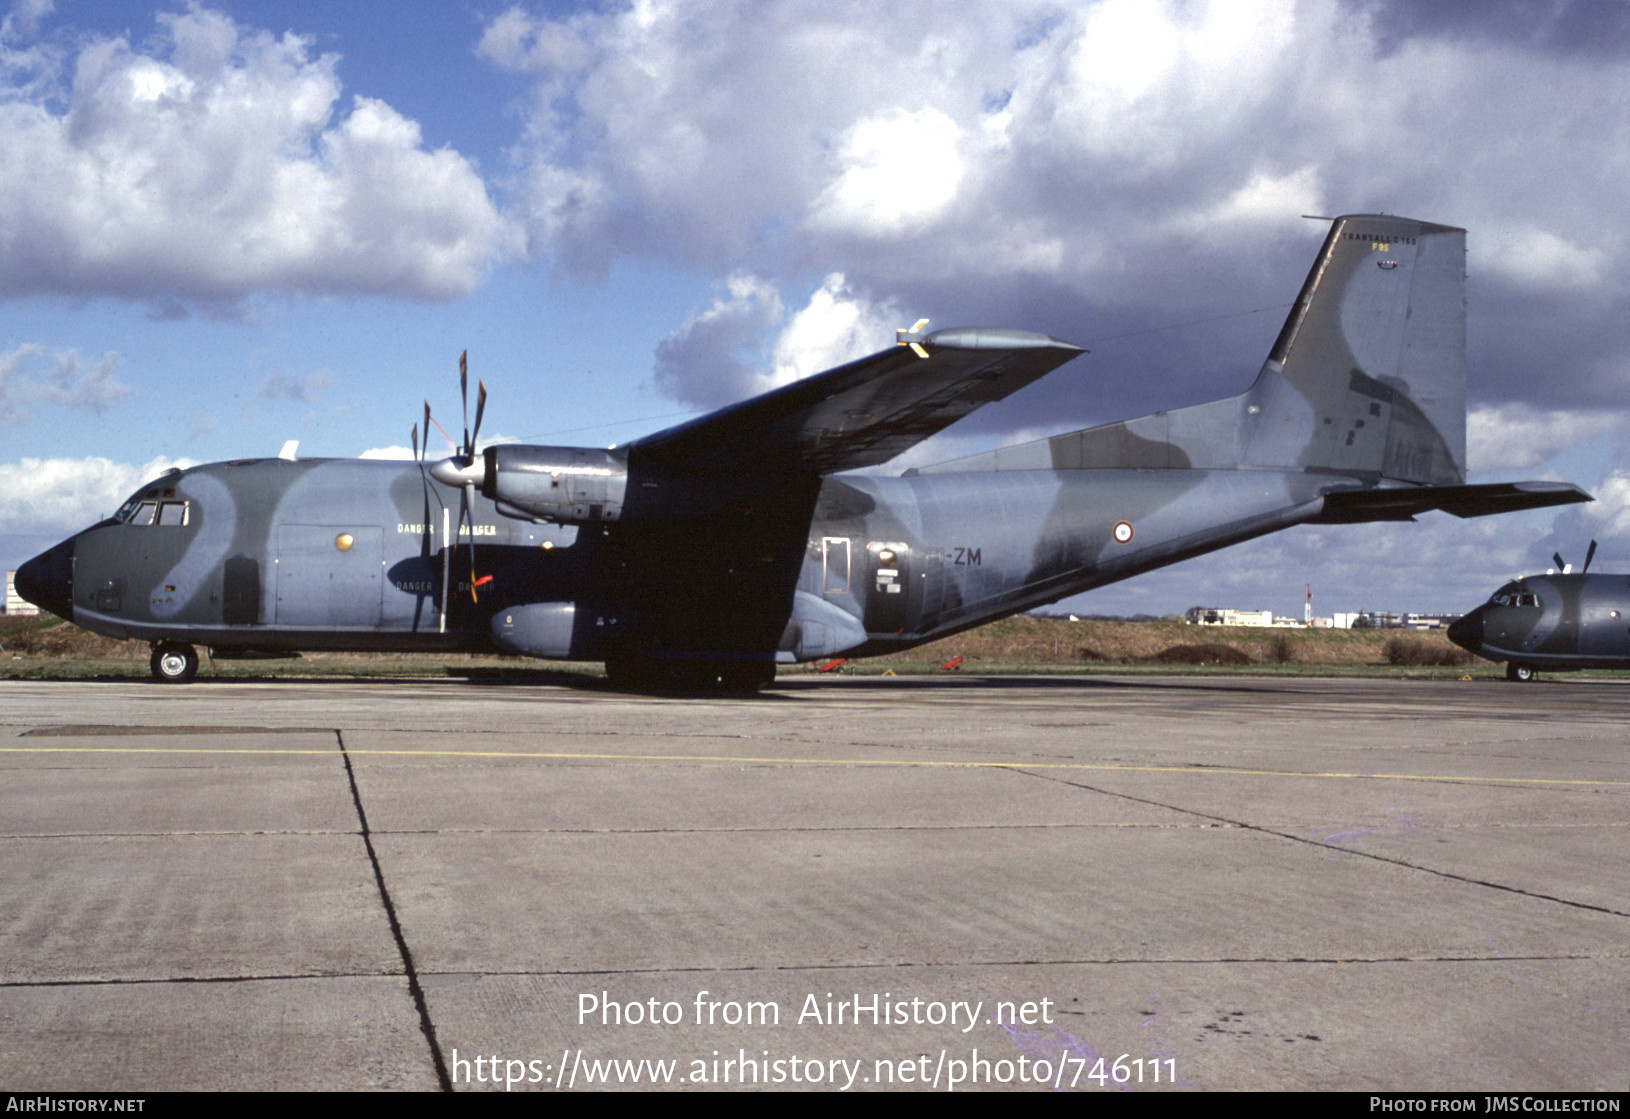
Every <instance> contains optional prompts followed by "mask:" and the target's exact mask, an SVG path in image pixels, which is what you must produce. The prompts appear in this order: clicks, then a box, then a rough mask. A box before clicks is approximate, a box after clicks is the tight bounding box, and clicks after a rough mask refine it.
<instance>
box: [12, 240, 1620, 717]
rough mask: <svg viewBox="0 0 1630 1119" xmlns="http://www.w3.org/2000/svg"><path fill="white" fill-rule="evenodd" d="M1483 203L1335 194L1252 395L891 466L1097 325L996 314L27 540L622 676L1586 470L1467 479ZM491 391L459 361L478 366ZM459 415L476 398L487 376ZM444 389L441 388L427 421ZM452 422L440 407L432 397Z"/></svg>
mask: <svg viewBox="0 0 1630 1119" xmlns="http://www.w3.org/2000/svg"><path fill="white" fill-rule="evenodd" d="M1465 245H1466V241H1465V231H1464V230H1462V229H1456V228H1452V227H1449V226H1443V225H1435V224H1431V223H1428V222H1420V221H1413V220H1409V219H1404V218H1397V217H1387V216H1382V215H1373V214H1372V215H1352V216H1348V217H1341V218H1337V219H1334V221H1333V223H1332V225H1331V227H1330V231H1329V234H1328V236H1327V237H1326V238H1325V241H1324V246H1323V248H1322V249H1321V250H1320V252H1319V255H1318V259H1317V261H1316V262H1315V263H1314V265H1313V269H1312V271H1311V272H1310V273H1309V275H1308V277H1307V280H1306V282H1305V283H1304V284H1303V286H1302V290H1301V294H1300V296H1299V297H1298V298H1297V300H1296V302H1295V304H1294V306H1293V309H1292V311H1291V312H1290V315H1289V318H1288V319H1287V320H1286V322H1285V325H1284V328H1283V329H1282V330H1281V332H1280V334H1279V337H1278V340H1277V341H1276V342H1275V343H1274V346H1273V349H1272V351H1271V352H1270V354H1269V355H1268V359H1267V361H1266V363H1265V364H1264V365H1263V367H1262V369H1261V372H1260V373H1259V374H1258V375H1257V378H1256V381H1255V382H1254V383H1253V384H1252V385H1251V387H1250V388H1249V389H1248V390H1247V391H1246V392H1245V393H1244V394H1243V395H1240V396H1236V397H1231V398H1228V399H1224V400H1218V401H1214V402H1212V403H1209V404H1201V405H1197V406H1194V407H1189V408H1183V409H1179V410H1175V411H1170V412H1157V413H1156V414H1154V415H1152V416H1145V417H1143V418H1142V419H1134V420H1127V421H1124V422H1120V423H1112V424H1108V425H1104V426H1100V427H1093V428H1087V429H1085V430H1082V431H1076V432H1071V433H1069V434H1065V435H1056V436H1053V437H1051V438H1047V439H1043V440H1040V441H1038V442H1032V443H1027V444H1023V445H1019V446H1014V447H1007V448H1002V449H1000V450H996V451H992V452H990V453H987V454H981V455H975V456H973V457H971V458H963V459H960V460H956V461H951V462H944V463H940V464H938V465H935V466H929V467H922V468H918V469H913V470H908V471H906V472H905V473H904V474H903V475H901V476H898V477H874V476H864V475H858V474H849V473H845V472H847V471H853V470H857V469H860V468H863V467H872V466H877V465H879V464H882V463H885V462H887V461H888V460H890V459H892V458H894V457H895V456H896V455H898V454H899V453H900V452H902V451H904V450H905V449H906V448H908V447H910V446H912V445H913V444H915V443H917V442H919V441H920V440H923V439H926V438H927V437H928V436H930V435H932V434H934V433H935V432H937V431H940V430H941V429H942V428H944V427H946V426H947V425H949V424H951V423H952V422H954V421H956V420H958V419H961V418H962V417H963V416H966V415H967V414H969V413H970V412H972V411H973V410H974V409H976V408H978V407H980V406H981V405H984V404H987V403H989V402H991V401H994V400H1000V399H1002V398H1003V397H1006V396H1008V395H1009V394H1011V393H1013V392H1015V391H1017V390H1018V389H1021V388H1023V387H1024V386H1025V385H1028V384H1030V383H1031V382H1032V381H1035V380H1036V379H1037V378H1039V377H1041V376H1042V375H1044V374H1045V373H1047V372H1049V371H1050V370H1052V369H1054V368H1055V367H1057V366H1059V365H1061V364H1063V363H1064V362H1066V361H1068V360H1070V359H1071V358H1073V357H1075V356H1076V355H1077V354H1079V353H1081V352H1082V351H1081V350H1080V349H1079V348H1077V347H1075V346H1072V345H1069V344H1067V343H1065V342H1061V341H1059V340H1057V339H1055V338H1049V337H1046V336H1044V335H1040V334H1031V333H1025V332H1022V331H1016V330H998V329H988V328H975V329H956V330H941V331H937V332H935V333H931V334H926V333H924V330H923V328H924V323H921V322H919V323H918V324H917V325H916V326H915V327H913V328H911V329H910V330H907V331H901V332H900V334H899V336H898V338H897V342H898V345H896V346H895V347H894V348H892V349H889V350H885V351H883V352H881V353H878V354H874V355H872V356H871V357H867V358H862V359H861V360H859V361H856V362H852V363H850V364H848V365H844V366H840V367H839V368H836V369H831V370H828V371H827V372H825V373H821V374H818V375H815V376H812V377H809V378H806V379H804V380H802V381H798V382H796V383H794V384H790V385H787V386H784V387H782V388H779V389H776V390H774V391H772V392H769V393H765V394H764V395H762V396H758V397H754V398H753V399H750V400H746V401H743V402H741V403H739V404H735V405H732V406H729V407H726V408H723V409H721V410H719V411H717V412H714V413H712V414H710V415H707V416H703V417H701V418H700V419H696V420H693V421H690V422H688V423H685V424H681V425H680V426H678V427H674V428H670V429H668V430H666V431H661V432H658V433H656V434H655V435H650V436H647V437H645V438H643V439H639V440H637V441H635V442H633V443H630V444H627V445H625V446H621V447H616V448H613V449H610V450H598V449H589V448H576V447H542V446H520V445H502V446H493V447H487V448H486V449H485V450H484V452H482V453H480V454H478V453H476V448H475V434H476V433H478V432H479V429H480V421H481V412H482V405H483V404H484V402H485V389H484V388H483V390H482V394H481V402H480V403H478V405H477V411H476V429H475V432H472V431H471V430H470V429H469V427H468V426H466V428H465V432H464V444H463V446H462V448H457V453H455V454H454V455H452V456H451V457H449V458H446V459H442V460H441V461H437V462H430V461H427V459H426V457H425V456H423V455H422V454H420V453H419V451H418V449H417V437H415V454H416V456H417V457H418V461H414V462H386V461H354V460H324V459H312V460H291V459H292V456H290V458H282V457H280V458H277V459H242V460H238V461H235V462H226V463H216V464H214V465H209V466H199V467H194V468H192V469H190V470H176V471H172V472H170V473H169V474H166V475H165V476H163V477H161V478H158V479H155V480H154V481H152V482H150V483H148V484H147V485H144V486H143V487H141V489H139V490H137V491H136V493H134V494H132V495H131V497H130V500H129V501H127V502H126V503H125V504H124V505H123V506H122V507H121V508H120V509H119V511H118V513H116V514H115V515H114V516H113V517H112V518H110V519H108V520H106V521H103V522H101V523H100V524H97V525H94V526H92V527H91V528H88V529H86V530H85V531H83V532H81V533H79V534H78V535H76V536H74V537H72V538H71V539H69V540H65V541H63V542H62V543H61V544H58V545H57V546H56V547H54V548H52V549H50V550H49V551H47V552H45V553H43V554H41V555H39V556H37V557H35V558H34V559H32V560H30V561H29V562H28V563H27V564H25V565H24V566H23V567H22V568H21V569H20V570H19V571H18V574H17V589H18V591H19V592H20V593H21V594H22V595H23V596H24V597H26V598H27V599H29V600H30V601H31V602H35V603H37V604H39V605H40V606H42V607H44V608H45V609H47V610H50V611H52V612H54V613H56V614H60V615H61V616H62V617H64V618H68V619H71V620H72V621H74V622H75V623H77V624H79V625H81V626H83V627H85V628H86V629H90V630H94V631H96V632H98V633H102V634H108V635H111V636H116V637H130V638H139V639H142V640H146V641H149V642H151V643H152V646H153V657H152V668H153V674H154V676H156V677H157V678H158V679H160V680H167V681H185V680H187V679H190V678H191V677H192V675H193V674H194V672H195V671H196V669H197V666H198V657H197V653H196V652H195V651H194V646H195V645H207V646H210V647H212V648H214V649H215V650H216V651H217V653H236V654H238V655H244V654H248V653H252V652H264V653H268V654H271V653H276V652H277V651H287V650H291V649H389V650H402V651H409V650H431V651H440V650H448V651H451V650H462V651H470V650H494V649H497V650H502V651H505V652H509V653H520V654H525V655H528V656H533V657H546V658H563V659H573V660H603V661H604V662H605V665H606V670H607V674H608V675H609V676H610V678H611V680H612V681H613V683H615V684H617V685H619V686H627V687H632V688H663V687H682V688H714V687H722V688H726V689H732V690H752V689H756V688H757V687H759V686H761V685H763V684H765V683H767V682H769V681H770V680H772V679H774V676H775V669H776V665H778V664H791V663H796V662H801V661H810V660H815V659H819V658H827V657H833V656H836V655H844V656H850V657H856V656H869V655H875V654H880V653H887V652H892V651H895V650H899V649H905V648H909V647H911V646H913V645H918V644H921V643H923V642H926V641H931V640H934V639H936V638H940V637H944V636H946V635H948V634H951V633H955V632H957V631H960V630H965V629H968V628H971V627H973V626H977V625H980V624H982V623H984V622H988V621H991V620H992V619H995V618H1000V617H1003V616H1006V615H1009V614H1014V613H1018V612H1019V611H1023V610H1029V609H1031V608H1033V607H1037V606H1041V605H1043V604H1045V603H1049V602H1053V601H1055V600H1057V599H1060V598H1063V597H1065V596H1067V595H1073V594H1078V593H1080V592H1082V591H1085V590H1090V589H1091V588H1094V587H1099V586H1102V585H1104V584H1106V583H1111V582H1114V581H1116V580H1119V579H1125V578H1127V577H1129V576H1132V575H1136V574H1139V573H1140V572H1144V571H1149V570H1151V569H1153V568H1157V567H1161V566H1163V565H1165V564H1170V563H1175V562H1177V561H1179V560H1183V559H1188V558H1189V557H1191V556H1198V555H1202V554H1204V553H1206V552H1210V551H1214V550H1216V549H1218V548H1223V547H1226V546H1228V545H1230V544H1237V543H1239V542H1241V541H1244V540H1249V539H1251V538H1253V537H1256V536H1262V535H1264V534H1266V533H1270V532H1276V531H1278V530H1280V529H1284V528H1289V527H1290V526H1292V525H1299V524H1346V523H1356V522H1363V521H1393V520H1412V519H1413V518H1414V514H1417V513H1421V512H1425V511H1427V510H1432V509H1438V510H1444V511H1447V512H1449V513H1452V514H1454V515H1456V516H1459V517H1472V516H1481V515H1484V514H1488V513H1504V512H1509V511H1513V510H1519V509H1531V508H1536V507H1539V506H1546V505H1557V504H1562V503H1566V502H1573V501H1586V500H1589V497H1588V496H1587V495H1586V494H1584V493H1583V492H1581V491H1580V490H1578V489H1577V488H1575V487H1573V486H1571V485H1567V484H1563V483H1553V482H1519V483H1502V484H1495V485H1467V484H1465V464H1466V434H1465V432H1466V415H1465V399H1466V387H1465V372H1466V333H1465V331H1466V315H1465ZM466 401H467V395H466ZM465 407H466V415H467V414H468V411H467V409H468V404H467V402H466V405H465ZM428 414H429V406H428V405H427V406H426V416H427V421H428ZM426 434H427V436H428V422H427V424H426Z"/></svg>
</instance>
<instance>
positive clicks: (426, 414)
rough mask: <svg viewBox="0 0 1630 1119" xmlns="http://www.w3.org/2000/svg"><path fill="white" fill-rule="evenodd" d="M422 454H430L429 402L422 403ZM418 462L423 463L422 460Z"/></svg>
mask: <svg viewBox="0 0 1630 1119" xmlns="http://www.w3.org/2000/svg"><path fill="white" fill-rule="evenodd" d="M424 453H425V454H427V455H428V454H429V453H430V401H428V400H427V401H425V402H424ZM419 461H421V462H423V461H424V460H423V459H420V460H419Z"/></svg>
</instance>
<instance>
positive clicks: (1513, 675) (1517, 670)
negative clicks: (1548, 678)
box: [1505, 663, 1534, 684]
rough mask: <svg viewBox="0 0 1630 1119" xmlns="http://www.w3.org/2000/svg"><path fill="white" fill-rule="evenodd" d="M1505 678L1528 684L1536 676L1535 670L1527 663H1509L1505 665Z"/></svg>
mask: <svg viewBox="0 0 1630 1119" xmlns="http://www.w3.org/2000/svg"><path fill="white" fill-rule="evenodd" d="M1505 678H1506V679H1507V680H1515V681H1517V682H1518V683H1519V684H1526V683H1528V682H1529V681H1530V680H1532V679H1533V678H1534V670H1533V668H1531V667H1530V666H1528V665H1526V664H1515V663H1513V664H1508V665H1506V666H1505Z"/></svg>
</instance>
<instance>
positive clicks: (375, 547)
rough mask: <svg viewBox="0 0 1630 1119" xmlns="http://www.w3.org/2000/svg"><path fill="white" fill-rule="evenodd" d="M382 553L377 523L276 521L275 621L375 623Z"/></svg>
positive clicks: (351, 626)
mask: <svg viewBox="0 0 1630 1119" xmlns="http://www.w3.org/2000/svg"><path fill="white" fill-rule="evenodd" d="M382 558H383V530H381V529H380V527H379V526H378V525H362V526H357V525H280V526H279V527H278V529H277V560H276V562H277V623H276V624H277V625H280V626H326V627H330V628H333V629H377V628H378V627H379V602H380V594H381V592H382V589H383V587H384V582H385V580H384V569H383V563H382Z"/></svg>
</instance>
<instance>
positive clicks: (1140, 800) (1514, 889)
mask: <svg viewBox="0 0 1630 1119" xmlns="http://www.w3.org/2000/svg"><path fill="white" fill-rule="evenodd" d="M1007 768H1011V769H1012V770H1013V771H1014V772H1016V773H1023V774H1025V775H1026V776H1028V777H1037V778H1040V779H1042V780H1044V781H1053V782H1055V783H1057V784H1060V785H1069V786H1071V787H1072V788H1077V789H1084V790H1086V791H1087V792H1091V793H1102V794H1103V795H1104V796H1111V797H1117V798H1119V799H1121V800H1129V801H1132V802H1133V803H1135V804H1145V805H1150V806H1152V807H1155V808H1165V809H1168V810H1170V811H1172V812H1181V813H1183V814H1184V815H1187V816H1195V817H1198V818H1199V819H1202V820H1213V821H1216V822H1217V823H1219V824H1226V825H1228V826H1230V827H1236V828H1242V829H1244V830H1246V831H1254V832H1258V833H1260V834H1262V835H1271V836H1273V837H1274V838H1276V839H1288V840H1290V841H1291V842H1293V843H1304V844H1306V845H1307V846H1309V847H1316V848H1318V849H1319V850H1321V851H1339V852H1341V853H1342V854H1344V855H1353V856H1356V857H1358V858H1362V859H1371V860H1374V861H1375V862H1378V863H1388V864H1390V865H1392V866H1401V867H1404V868H1405V869H1407V870H1414V871H1419V872H1420V873H1422V874H1430V875H1434V876H1435V877H1438V878H1443V879H1447V880H1448V881H1451V882H1464V883H1466V884H1468V885H1472V886H1483V887H1486V888H1488V889H1490V890H1501V891H1504V892H1505V893H1508V894H1516V895H1518V896H1519V897H1527V898H1533V899H1535V900H1536V901H1549V902H1553V903H1555V904H1557V905H1565V906H1568V907H1569V908H1571V909H1583V910H1586V911H1587V912H1591V913H1605V914H1608V915H1609V916H1613V917H1630V913H1626V912H1624V911H1622V910H1618V909H1612V908H1610V907H1608V906H1605V905H1592V904H1591V903H1590V902H1587V901H1575V900H1573V899H1572V898H1564V897H1558V896H1556V895H1555V894H1542V893H1540V892H1539V891H1537V890H1525V889H1523V888H1522V887H1520V886H1508V885H1506V884H1505V883H1504V882H1491V881H1488V880H1487V879H1483V878H1473V877H1471V876H1470V875H1466V874H1456V873H1454V872H1453V871H1448V870H1439V869H1437V868H1436V867H1430V866H1422V865H1421V864H1419V863H1412V862H1410V861H1409V860H1408V859H1399V858H1392V857H1390V856H1387V855H1377V854H1375V853H1374V852H1371V851H1358V850H1355V849H1353V848H1351V847H1340V846H1335V845H1333V844H1329V843H1325V842H1322V841H1320V840H1317V839H1309V838H1308V837H1307V836H1303V835H1296V834H1294V833H1292V832H1282V831H1276V830H1274V829H1273V828H1269V827H1263V826H1262V825H1261V824H1253V823H1250V822H1248V821H1245V820H1233V819H1230V818H1228V817H1227V816H1218V815H1215V814H1214V813H1210V812H1201V811H1200V810H1198V809H1195V808H1184V807H1182V806H1181V805H1176V804H1167V803H1166V802H1165V801H1160V800H1153V799H1150V798H1149V797H1138V796H1133V795H1132V794H1130V793H1118V792H1116V791H1115V790H1113V789H1104V788H1099V787H1098V786H1097V785H1088V784H1086V783H1085V782H1082V781H1071V780H1068V779H1066V778H1063V777H1058V776H1055V775H1053V774H1050V773H1036V772H1033V771H1031V770H1029V769H1026V768H1024V767H1023V766H1022V765H1016V766H1010V767H1007Z"/></svg>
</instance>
